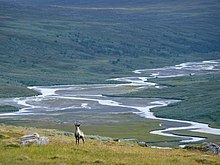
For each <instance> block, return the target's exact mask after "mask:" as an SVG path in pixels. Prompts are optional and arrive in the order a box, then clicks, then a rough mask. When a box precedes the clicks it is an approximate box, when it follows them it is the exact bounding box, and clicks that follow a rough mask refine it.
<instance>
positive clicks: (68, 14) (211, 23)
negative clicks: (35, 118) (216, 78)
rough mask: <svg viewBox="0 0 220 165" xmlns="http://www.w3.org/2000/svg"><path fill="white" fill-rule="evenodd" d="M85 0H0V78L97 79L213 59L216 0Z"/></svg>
mask: <svg viewBox="0 0 220 165" xmlns="http://www.w3.org/2000/svg"><path fill="white" fill-rule="evenodd" d="M61 2H62V3H61ZM92 2H93V5H92V6H94V7H101V8H88V6H89V4H91V1H89V0H84V1H71V3H70V1H57V0H54V1H34V0H32V1H28V0H18V1H16V2H14V1H11V0H9V1H6V0H0V84H3V85H4V84H8V85H9V86H10V85H11V86H21V85H52V84H75V83H104V82H105V79H106V78H110V77H119V76H126V75H128V74H131V71H132V70H134V69H139V68H155V67H160V66H165V65H173V64H178V63H181V62H185V61H199V60H207V59H218V58H220V53H219V52H220V45H219V43H220V34H219V29H220V19H219V17H220V14H219V11H220V10H219V8H220V2H219V1H215V0H211V1H208V2H207V1H205V0H204V1H203V0H202V1H193V2H191V1H184V2H183V1H175V2H173V1H169V0H167V1H150V0H149V1H141V0H139V1H131V0H129V1H128V0H123V1H120V3H119V2H117V5H116V1H110V0H109V1H107V0H106V1H102V2H101V1H92ZM104 2H105V3H104ZM40 4H41V5H42V4H43V5H42V6H38V5H40ZM67 4H68V5H67ZM51 5H56V6H51ZM115 6H116V7H117V8H113V7H115ZM0 92H1V91H0Z"/></svg>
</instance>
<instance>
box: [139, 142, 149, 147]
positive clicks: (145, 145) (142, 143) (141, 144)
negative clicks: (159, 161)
mask: <svg viewBox="0 0 220 165" xmlns="http://www.w3.org/2000/svg"><path fill="white" fill-rule="evenodd" d="M137 144H138V145H139V146H141V147H149V146H148V144H147V143H146V142H137Z"/></svg>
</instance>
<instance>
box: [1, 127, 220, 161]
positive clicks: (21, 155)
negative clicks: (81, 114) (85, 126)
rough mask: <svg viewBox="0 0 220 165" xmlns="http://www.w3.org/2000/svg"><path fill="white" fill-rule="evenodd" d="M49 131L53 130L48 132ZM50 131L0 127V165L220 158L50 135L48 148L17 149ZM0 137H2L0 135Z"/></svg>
mask: <svg viewBox="0 0 220 165" xmlns="http://www.w3.org/2000/svg"><path fill="white" fill-rule="evenodd" d="M51 131H52V130H51ZM51 131H49V130H40V129H32V130H28V129H25V128H22V127H12V126H0V134H2V135H4V137H6V138H1V141H0V152H1V154H0V163H1V164H155V165H157V164H158V165H159V164H193V165H194V164H195V165H197V164H201V163H202V164H218V162H219V161H220V157H219V156H217V155H212V154H209V153H205V152H200V151H195V150H191V151H188V150H183V149H170V150H164V149H150V148H143V147H140V146H138V145H137V144H135V143H123V142H120V143H118V142H113V141H100V140H98V141H97V140H90V139H86V143H85V144H84V145H83V144H80V145H79V146H77V145H75V140H74V137H68V136H63V135H55V136H49V139H50V142H49V144H48V145H41V146H40V145H29V146H20V145H19V144H18V141H19V138H20V137H21V136H22V135H25V134H28V133H33V132H38V133H39V134H40V135H41V136H48V134H50V132H51ZM0 137H1V136H0Z"/></svg>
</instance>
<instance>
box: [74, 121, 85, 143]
mask: <svg viewBox="0 0 220 165" xmlns="http://www.w3.org/2000/svg"><path fill="white" fill-rule="evenodd" d="M79 126H80V123H77V122H75V138H76V144H79V139H82V141H83V144H84V142H85V140H84V136H85V135H84V133H83V132H82V131H81V130H80V129H79Z"/></svg>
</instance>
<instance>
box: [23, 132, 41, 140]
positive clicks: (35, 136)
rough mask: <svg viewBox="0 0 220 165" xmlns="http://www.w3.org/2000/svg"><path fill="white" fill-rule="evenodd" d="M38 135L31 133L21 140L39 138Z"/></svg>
mask: <svg viewBox="0 0 220 165" xmlns="http://www.w3.org/2000/svg"><path fill="white" fill-rule="evenodd" d="M39 137H40V135H39V134H38V133H36V132H34V133H32V134H28V135H24V136H22V137H21V138H22V139H30V138H39Z"/></svg>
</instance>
